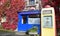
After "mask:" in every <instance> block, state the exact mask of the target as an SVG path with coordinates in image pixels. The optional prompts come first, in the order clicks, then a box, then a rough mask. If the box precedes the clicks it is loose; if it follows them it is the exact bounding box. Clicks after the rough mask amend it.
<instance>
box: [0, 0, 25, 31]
mask: <svg viewBox="0 0 60 36" xmlns="http://www.w3.org/2000/svg"><path fill="white" fill-rule="evenodd" d="M24 7H25V1H24V0H0V21H1V18H2V16H6V22H3V23H2V27H3V28H4V29H7V30H15V29H16V28H17V24H18V14H17V12H18V11H22V10H23V9H24Z"/></svg>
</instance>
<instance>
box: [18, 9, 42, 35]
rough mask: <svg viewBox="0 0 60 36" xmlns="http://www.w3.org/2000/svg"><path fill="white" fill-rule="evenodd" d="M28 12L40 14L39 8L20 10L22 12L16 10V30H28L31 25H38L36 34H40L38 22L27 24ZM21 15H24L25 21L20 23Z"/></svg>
mask: <svg viewBox="0 0 60 36" xmlns="http://www.w3.org/2000/svg"><path fill="white" fill-rule="evenodd" d="M30 14H41V11H39V10H30V11H22V12H18V31H28V30H30V29H31V28H32V27H33V26H37V27H38V31H37V32H38V34H40V32H41V30H40V26H41V25H40V24H29V23H28V16H29V15H30ZM22 15H24V16H26V20H27V21H26V23H24V24H23V23H22V17H23V16H22Z"/></svg>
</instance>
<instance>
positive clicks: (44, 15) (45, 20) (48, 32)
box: [41, 7, 56, 36]
mask: <svg viewBox="0 0 60 36" xmlns="http://www.w3.org/2000/svg"><path fill="white" fill-rule="evenodd" d="M41 36H56V26H55V11H54V8H53V7H50V8H42V10H41Z"/></svg>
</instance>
